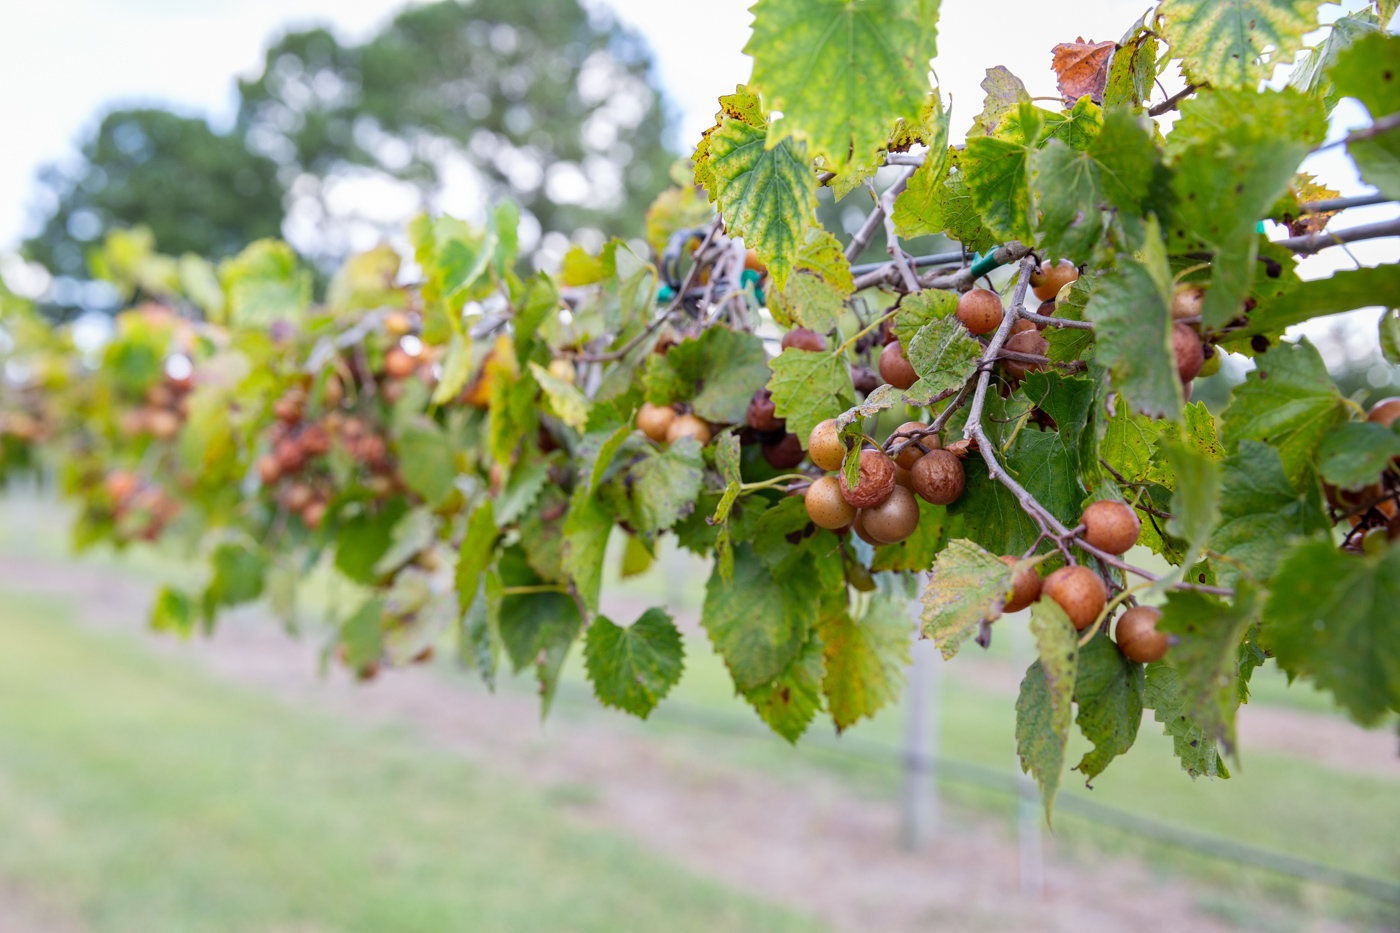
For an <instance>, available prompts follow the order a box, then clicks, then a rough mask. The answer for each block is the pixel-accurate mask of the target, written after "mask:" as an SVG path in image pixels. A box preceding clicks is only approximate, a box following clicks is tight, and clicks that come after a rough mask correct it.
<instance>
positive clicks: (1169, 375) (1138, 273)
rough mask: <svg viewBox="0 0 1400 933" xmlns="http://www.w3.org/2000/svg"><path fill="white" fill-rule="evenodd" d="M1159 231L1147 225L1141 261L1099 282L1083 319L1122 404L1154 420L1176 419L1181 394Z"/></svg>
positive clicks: (1167, 276) (1168, 278)
mask: <svg viewBox="0 0 1400 933" xmlns="http://www.w3.org/2000/svg"><path fill="white" fill-rule="evenodd" d="M1155 227H1156V223H1155V221H1149V222H1148V225H1147V228H1148V234H1147V245H1146V247H1145V248H1144V250H1143V252H1142V261H1138V260H1136V259H1126V258H1125V259H1122V260H1120V261H1119V263H1118V266H1117V268H1115V269H1114V270H1113V271H1112V272H1109V273H1107V274H1105V275H1101V276H1099V277H1098V279H1097V281H1096V283H1095V286H1094V291H1093V294H1092V296H1091V297H1090V299H1089V304H1088V305H1087V306H1086V307H1085V309H1084V313H1085V316H1086V317H1087V318H1088V319H1089V320H1090V321H1092V322H1093V324H1094V339H1095V347H1096V349H1095V357H1096V358H1097V359H1098V361H1099V362H1100V363H1102V364H1103V365H1104V366H1106V367H1108V372H1109V376H1110V377H1111V378H1112V380H1113V385H1114V388H1116V389H1118V391H1119V392H1120V393H1121V399H1122V400H1123V401H1126V402H1127V403H1128V404H1129V405H1130V406H1132V409H1133V410H1134V411H1136V412H1140V413H1142V414H1145V415H1147V416H1149V417H1152V418H1176V417H1177V416H1178V414H1179V413H1180V411H1181V404H1182V393H1181V382H1180V380H1179V379H1178V378H1177V374H1176V357H1175V355H1174V354H1173V353H1172V337H1171V327H1172V321H1171V292H1170V291H1168V283H1169V282H1170V281H1171V273H1170V271H1169V270H1168V269H1167V264H1166V257H1165V256H1163V255H1162V251H1161V240H1160V239H1159V238H1158V237H1157V236H1156V235H1155V234H1156V231H1155ZM1057 310H1058V309H1057Z"/></svg>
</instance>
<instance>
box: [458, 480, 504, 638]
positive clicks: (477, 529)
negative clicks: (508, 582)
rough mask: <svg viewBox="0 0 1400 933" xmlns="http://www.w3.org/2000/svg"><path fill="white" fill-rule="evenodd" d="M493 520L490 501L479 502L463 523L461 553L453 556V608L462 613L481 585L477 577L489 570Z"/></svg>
mask: <svg viewBox="0 0 1400 933" xmlns="http://www.w3.org/2000/svg"><path fill="white" fill-rule="evenodd" d="M496 540H497V537H496V518H495V515H494V514H493V512H492V506H491V500H489V499H488V500H486V501H485V502H483V503H482V504H481V505H480V506H479V507H478V508H477V509H476V510H475V511H474V512H472V515H471V518H469V519H467V530H466V533H465V534H464V535H463V536H462V549H461V551H460V552H459V553H458V555H457V569H456V570H455V571H454V573H453V579H454V581H455V584H456V586H455V588H456V591H457V608H458V611H459V612H462V613H465V612H466V611H467V610H468V609H470V608H471V605H472V602H473V601H474V600H475V599H476V594H477V590H478V589H479V587H480V585H481V575H482V573H484V572H485V571H486V568H487V567H489V566H491V559H492V557H493V556H494V555H495V553H496Z"/></svg>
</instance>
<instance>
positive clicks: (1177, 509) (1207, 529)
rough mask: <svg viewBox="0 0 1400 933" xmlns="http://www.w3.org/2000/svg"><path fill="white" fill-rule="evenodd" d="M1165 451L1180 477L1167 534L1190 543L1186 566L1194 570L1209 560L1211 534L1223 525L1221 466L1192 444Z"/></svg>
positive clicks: (1166, 447)
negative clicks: (1219, 501) (1220, 506)
mask: <svg viewBox="0 0 1400 933" xmlns="http://www.w3.org/2000/svg"><path fill="white" fill-rule="evenodd" d="M1162 448H1163V450H1164V452H1165V453H1166V455H1167V459H1168V460H1169V461H1170V462H1171V465H1172V471H1173V472H1174V473H1175V474H1176V489H1175V491H1173V492H1172V509H1171V511H1172V517H1171V520H1170V521H1168V522H1167V533H1168V534H1171V535H1173V536H1174V537H1177V538H1180V539H1182V540H1183V541H1185V542H1186V543H1187V544H1186V550H1185V552H1184V553H1185V559H1184V560H1183V561H1182V566H1183V567H1194V566H1195V565H1196V564H1198V563H1200V561H1201V559H1202V558H1204V557H1205V553H1206V548H1207V547H1208V546H1209V544H1210V533H1211V532H1212V531H1214V530H1215V526H1216V525H1217V524H1218V523H1219V521H1220V509H1219V506H1218V504H1217V503H1218V500H1219V496H1220V465H1219V464H1218V463H1217V462H1216V461H1215V460H1213V459H1212V458H1211V457H1209V456H1208V455H1206V454H1204V453H1201V452H1200V451H1199V450H1198V449H1196V448H1195V447H1193V446H1191V445H1188V444H1181V443H1176V442H1167V443H1165V444H1163V445H1162Z"/></svg>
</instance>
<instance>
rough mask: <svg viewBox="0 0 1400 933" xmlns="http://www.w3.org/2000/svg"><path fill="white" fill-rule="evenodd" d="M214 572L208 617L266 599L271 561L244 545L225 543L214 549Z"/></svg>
mask: <svg viewBox="0 0 1400 933" xmlns="http://www.w3.org/2000/svg"><path fill="white" fill-rule="evenodd" d="M209 566H210V568H211V569H212V570H213V571H214V575H213V577H212V578H211V579H210V580H209V586H208V588H207V589H206V590H205V591H204V606H205V617H206V618H211V617H212V612H211V610H212V609H213V608H214V607H218V606H237V605H239V604H240V603H247V602H252V601H253V600H255V599H257V598H258V597H259V596H261V595H262V591H263V576H264V574H266V573H267V557H266V555H264V554H263V553H262V552H261V551H258V550H254V549H253V548H252V547H249V546H247V545H243V544H235V543H232V542H225V543H223V544H220V545H219V546H218V547H216V548H214V553H213V554H212V555H210V557H209Z"/></svg>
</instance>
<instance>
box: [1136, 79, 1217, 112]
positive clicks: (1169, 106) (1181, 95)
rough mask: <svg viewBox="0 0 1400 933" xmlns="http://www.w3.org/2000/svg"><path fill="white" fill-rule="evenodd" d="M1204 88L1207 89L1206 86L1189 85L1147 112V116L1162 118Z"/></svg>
mask: <svg viewBox="0 0 1400 933" xmlns="http://www.w3.org/2000/svg"><path fill="white" fill-rule="evenodd" d="M1203 87H1205V85H1204V84H1188V85H1186V87H1184V88H1182V89H1181V90H1179V91H1177V92H1176V93H1175V94H1173V95H1172V96H1171V97H1168V98H1167V99H1166V100H1164V101H1162V102H1161V103H1160V104H1155V105H1153V106H1152V107H1151V108H1150V109H1149V110H1148V111H1147V115H1148V116H1149V117H1160V116H1161V115H1162V114H1164V113H1167V112H1169V111H1172V110H1175V109H1176V108H1177V105H1178V104H1180V103H1181V102H1182V101H1183V100H1185V99H1186V98H1188V97H1190V96H1191V95H1192V94H1194V93H1196V92H1197V91H1198V90H1200V89H1201V88H1203Z"/></svg>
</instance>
